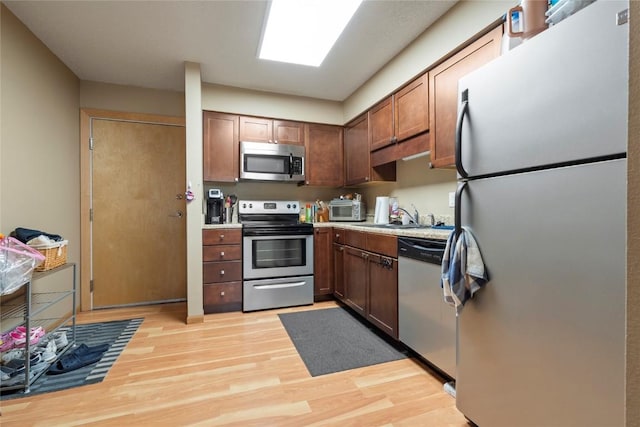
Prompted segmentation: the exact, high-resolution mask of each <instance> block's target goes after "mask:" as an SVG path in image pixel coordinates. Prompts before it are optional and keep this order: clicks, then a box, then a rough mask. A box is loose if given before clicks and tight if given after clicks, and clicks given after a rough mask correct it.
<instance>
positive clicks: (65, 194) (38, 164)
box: [0, 5, 80, 310]
mask: <svg viewBox="0 0 640 427" xmlns="http://www.w3.org/2000/svg"><path fill="white" fill-rule="evenodd" d="M1 8H2V17H1V19H2V27H1V44H2V45H1V50H0V55H1V64H2V73H1V76H0V78H1V82H0V86H2V93H1V99H0V116H1V122H2V128H1V130H0V134H1V140H0V141H1V143H0V232H1V233H4V234H9V233H10V232H11V231H13V230H14V229H15V228H16V227H27V228H33V229H38V230H42V231H46V232H49V233H54V234H59V235H61V236H63V237H64V238H65V239H67V240H68V241H69V246H68V251H67V260H68V261H70V262H78V261H79V258H80V153H79V143H78V142H79V128H80V125H79V113H78V111H79V97H80V82H79V80H78V78H77V77H76V76H75V75H74V74H73V73H72V72H71V71H70V70H69V69H68V68H67V67H66V66H65V65H64V64H63V63H62V62H61V61H60V60H59V59H58V58H56V57H55V56H54V55H53V54H52V53H51V52H50V51H49V50H48V49H47V47H46V46H45V45H44V44H42V43H41V42H40V41H39V40H38V39H37V38H36V37H35V36H34V35H33V34H32V33H31V32H30V31H29V30H28V29H27V28H26V27H25V26H24V25H23V24H22V23H21V22H20V21H19V20H18V19H17V18H16V17H15V16H14V15H13V14H12V13H11V11H10V10H9V9H7V8H6V7H5V6H4V5H2V6H1ZM70 282H71V274H70V270H69V271H65V272H64V273H60V274H55V275H50V276H47V277H46V278H45V279H43V280H39V281H38V282H37V287H38V288H37V289H40V288H41V287H45V288H47V289H66V288H68V287H69V286H70V285H71V283H70ZM34 286H36V285H34ZM67 309H69V310H70V304H69V307H67V308H66V309H65V310H67Z"/></svg>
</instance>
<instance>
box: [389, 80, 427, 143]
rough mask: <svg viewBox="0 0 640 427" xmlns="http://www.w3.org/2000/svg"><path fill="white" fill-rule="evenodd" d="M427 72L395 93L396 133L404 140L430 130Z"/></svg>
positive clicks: (399, 139)
mask: <svg viewBox="0 0 640 427" xmlns="http://www.w3.org/2000/svg"><path fill="white" fill-rule="evenodd" d="M427 76H428V74H427V73H425V74H423V75H421V76H420V77H418V78H416V79H415V80H413V81H412V82H410V83H408V84H407V85H405V86H404V87H403V88H402V89H400V90H399V91H398V92H396V93H395V94H394V95H393V105H394V110H393V114H394V122H393V124H394V133H395V138H396V142H402V141H404V140H405V139H409V138H411V137H413V136H415V135H418V134H420V133H423V132H426V131H428V130H429V84H428V78H427Z"/></svg>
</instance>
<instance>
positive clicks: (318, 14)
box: [259, 0, 362, 67]
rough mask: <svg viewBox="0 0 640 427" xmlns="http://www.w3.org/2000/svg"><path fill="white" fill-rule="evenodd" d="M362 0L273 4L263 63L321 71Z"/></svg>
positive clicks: (265, 33) (281, 0)
mask: <svg viewBox="0 0 640 427" xmlns="http://www.w3.org/2000/svg"><path fill="white" fill-rule="evenodd" d="M360 3H362V0H272V1H271V5H270V8H269V12H268V18H267V23H266V26H265V28H264V31H263V34H262V44H261V46H260V55H259V58H260V59H269V60H272V61H280V62H288V63H292V64H301V65H310V66H313V67H318V66H320V64H322V61H323V60H324V58H325V57H326V56H327V54H328V53H329V50H331V47H332V46H333V45H334V43H335V42H336V40H338V37H339V36H340V34H341V33H342V31H343V30H344V28H345V27H346V26H347V24H348V23H349V20H350V19H351V17H352V16H353V14H354V13H355V12H356V10H357V9H358V7H359V6H360Z"/></svg>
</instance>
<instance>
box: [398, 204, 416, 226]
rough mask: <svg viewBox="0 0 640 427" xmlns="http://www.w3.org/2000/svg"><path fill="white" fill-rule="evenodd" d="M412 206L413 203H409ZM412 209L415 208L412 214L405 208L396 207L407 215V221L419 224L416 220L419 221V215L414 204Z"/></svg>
mask: <svg viewBox="0 0 640 427" xmlns="http://www.w3.org/2000/svg"><path fill="white" fill-rule="evenodd" d="M411 206H413V205H411ZM413 209H415V213H414V214H413V216H412V215H411V214H410V213H409V212H408V211H407V210H406V209H403V208H398V210H400V211H402V212H404V213H405V214H406V215H407V216H408V217H409V221H410V222H412V223H414V224H420V223H419V222H418V221H420V217H419V216H418V210H417V209H416V207H415V206H413Z"/></svg>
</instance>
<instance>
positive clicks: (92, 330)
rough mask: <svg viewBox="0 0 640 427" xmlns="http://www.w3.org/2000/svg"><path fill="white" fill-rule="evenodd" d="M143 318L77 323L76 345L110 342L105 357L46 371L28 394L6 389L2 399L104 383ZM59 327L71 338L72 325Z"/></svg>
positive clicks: (71, 349) (90, 345) (0, 397)
mask: <svg viewBox="0 0 640 427" xmlns="http://www.w3.org/2000/svg"><path fill="white" fill-rule="evenodd" d="M143 321H144V319H143V318H139V319H129V320H117V321H113V322H100V323H87V324H84V325H77V326H76V345H80V344H86V345H87V346H89V347H92V346H95V345H98V344H103V343H109V344H110V347H109V350H107V351H106V352H105V353H104V355H103V356H102V359H100V360H99V361H98V362H96V363H94V364H92V365H88V366H84V367H82V368H80V369H76V370H75V371H71V372H67V373H64V374H59V375H47V374H46V373H45V374H43V375H41V376H40V377H38V378H37V379H36V380H35V382H34V383H33V384H31V387H30V391H29V393H26V394H25V393H24V392H23V390H16V391H13V392H12V391H7V392H6V393H3V394H2V396H0V400H7V399H15V398H20V397H27V396H33V395H36V394H42V393H49V392H52V391H58V390H65V389H68V388H72V387H80V386H83V385H87V384H95V383H99V382H101V381H102V380H103V379H104V378H105V377H106V376H107V373H108V372H109V369H111V366H113V364H114V363H115V361H116V359H117V358H118V356H120V353H122V350H124V348H125V347H126V346H127V343H129V340H130V339H131V337H133V334H135V333H136V331H137V330H138V327H139V326H140V325H141V324H142V322H143ZM58 330H59V331H66V332H67V336H68V338H69V339H71V330H70V328H68V327H62V328H60V329H58ZM71 351H73V348H70V349H69V350H67V353H68V352H71Z"/></svg>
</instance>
